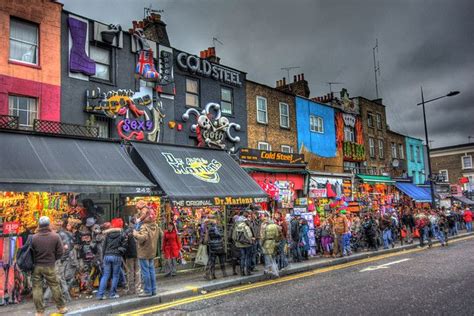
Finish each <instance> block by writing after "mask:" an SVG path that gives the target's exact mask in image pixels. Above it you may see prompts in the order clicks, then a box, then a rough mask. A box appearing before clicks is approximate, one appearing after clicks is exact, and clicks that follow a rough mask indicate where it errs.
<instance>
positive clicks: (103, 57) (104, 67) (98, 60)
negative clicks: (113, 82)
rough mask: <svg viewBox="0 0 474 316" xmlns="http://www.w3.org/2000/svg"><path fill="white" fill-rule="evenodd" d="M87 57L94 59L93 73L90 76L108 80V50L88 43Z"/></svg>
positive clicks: (109, 63)
mask: <svg viewBox="0 0 474 316" xmlns="http://www.w3.org/2000/svg"><path fill="white" fill-rule="evenodd" d="M89 57H90V58H91V59H92V60H94V61H95V75H94V76H92V77H94V78H98V79H102V80H106V81H110V72H111V71H110V65H111V62H110V50H108V49H105V48H102V47H97V46H92V45H90V46H89Z"/></svg>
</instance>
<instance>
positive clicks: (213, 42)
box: [212, 36, 224, 47]
mask: <svg viewBox="0 0 474 316" xmlns="http://www.w3.org/2000/svg"><path fill="white" fill-rule="evenodd" d="M216 43H219V44H221V45H222V46H224V43H222V42H221V40H220V39H219V38H218V37H215V36H214V37H213V38H212V47H216Z"/></svg>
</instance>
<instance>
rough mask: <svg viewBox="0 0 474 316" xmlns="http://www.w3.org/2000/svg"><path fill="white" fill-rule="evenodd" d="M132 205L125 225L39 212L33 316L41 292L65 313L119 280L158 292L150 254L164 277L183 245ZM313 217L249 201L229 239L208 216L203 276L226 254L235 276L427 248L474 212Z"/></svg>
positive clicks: (107, 293) (131, 290)
mask: <svg viewBox="0 0 474 316" xmlns="http://www.w3.org/2000/svg"><path fill="white" fill-rule="evenodd" d="M136 207H137V214H136V216H135V217H134V218H133V219H132V220H131V221H130V222H129V223H126V224H125V223H124V222H123V220H122V219H121V218H114V219H112V220H111V221H110V222H105V223H102V224H98V223H97V219H96V218H94V217H89V218H87V220H85V221H84V222H81V221H80V220H71V219H65V220H64V221H63V222H61V223H56V225H54V224H52V223H50V220H49V218H48V217H41V218H40V219H39V227H38V229H37V232H36V234H34V235H33V236H32V238H31V247H32V253H33V256H34V269H33V271H32V274H31V280H32V284H33V291H32V292H33V301H34V304H35V307H36V311H37V315H38V316H40V315H42V314H43V313H44V309H45V308H44V299H49V298H51V297H52V299H53V300H54V302H55V304H56V306H57V308H58V311H59V312H60V313H65V312H67V308H66V303H67V302H68V301H69V300H71V297H74V296H76V294H77V291H81V290H83V291H86V292H88V293H89V294H90V295H93V294H95V296H96V298H97V299H99V300H103V299H106V298H110V299H115V298H118V297H119V295H118V291H117V289H118V287H119V286H122V287H123V288H124V292H125V293H126V294H130V295H131V294H135V295H138V296H140V297H146V296H153V295H156V294H157V291H158V288H157V284H156V273H155V269H156V267H155V263H154V259H155V258H156V256H157V252H158V251H157V250H158V247H159V246H160V245H161V247H160V248H161V253H162V255H163V258H164V266H165V276H166V277H173V276H176V273H177V271H176V270H177V260H178V258H180V256H181V247H182V246H181V241H180V238H179V234H178V232H177V229H176V227H175V225H174V224H173V223H172V222H170V223H168V225H167V227H166V229H165V230H164V231H162V230H161V229H160V227H159V226H158V225H157V223H156V214H155V212H154V210H153V209H151V208H149V207H148V206H147V204H146V203H145V202H144V201H139V202H138V203H137V205H136ZM311 219H312V225H311V227H310V225H309V223H308V220H307V219H305V218H303V217H302V216H301V215H300V214H299V213H297V212H294V213H292V214H290V215H289V216H284V215H283V214H282V213H280V212H275V213H273V214H270V213H268V212H265V211H261V210H260V209H258V208H257V207H250V208H249V209H247V210H245V211H243V212H238V213H237V214H235V216H233V218H232V219H231V221H230V222H231V229H230V231H229V233H228V234H227V240H226V239H225V237H224V233H223V229H222V227H220V226H219V225H218V223H217V221H216V219H215V217H214V216H213V215H209V216H208V217H207V218H206V220H205V223H204V234H203V236H202V245H204V246H205V248H206V250H207V256H208V260H207V265H206V267H205V274H204V277H205V279H207V280H212V279H215V278H216V271H215V266H216V264H217V262H219V265H220V268H221V271H222V275H223V277H227V272H226V267H225V264H226V261H227V259H228V260H229V261H230V262H231V265H232V272H233V275H238V274H239V272H240V275H241V276H247V275H252V274H253V273H254V272H256V271H258V265H259V264H262V265H263V273H264V274H268V275H269V276H273V277H278V276H279V272H280V271H281V270H283V269H285V268H286V267H288V265H289V262H301V261H304V260H308V259H309V258H310V256H319V257H326V258H329V257H334V258H335V257H342V256H350V255H351V254H352V253H353V252H358V251H365V250H368V251H377V250H378V249H380V248H384V249H388V248H391V247H395V243H396V242H400V243H401V244H402V245H403V244H404V243H407V244H411V243H413V242H414V240H415V239H418V240H419V244H420V246H422V247H423V246H425V245H426V244H427V245H428V246H429V247H431V245H432V240H433V239H437V240H438V241H439V242H440V244H441V245H442V246H447V245H448V239H449V237H450V236H455V235H457V234H458V233H459V231H460V230H462V229H466V230H467V231H468V232H471V231H472V219H473V218H472V212H471V211H470V210H469V209H468V208H466V209H461V208H453V209H450V210H446V209H444V208H441V209H426V208H425V209H417V208H411V207H399V208H397V209H393V210H391V211H389V212H386V213H385V214H377V213H374V212H366V213H362V214H358V213H348V212H347V211H346V210H345V209H334V210H332V212H328V213H326V214H324V216H320V215H319V214H316V215H314V216H313V217H312V218H311ZM310 231H312V232H311V233H310ZM226 250H227V251H226ZM237 267H239V270H237ZM107 288H108V290H107Z"/></svg>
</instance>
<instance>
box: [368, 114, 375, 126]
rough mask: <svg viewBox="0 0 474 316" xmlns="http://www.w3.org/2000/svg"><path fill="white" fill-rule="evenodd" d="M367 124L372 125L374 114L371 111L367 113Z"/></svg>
mask: <svg viewBox="0 0 474 316" xmlns="http://www.w3.org/2000/svg"><path fill="white" fill-rule="evenodd" d="M367 125H368V126H369V127H374V115H373V114H372V113H371V112H369V113H367Z"/></svg>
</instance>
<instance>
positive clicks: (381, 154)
mask: <svg viewBox="0 0 474 316" xmlns="http://www.w3.org/2000/svg"><path fill="white" fill-rule="evenodd" d="M379 158H380V159H383V140H381V139H379Z"/></svg>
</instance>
